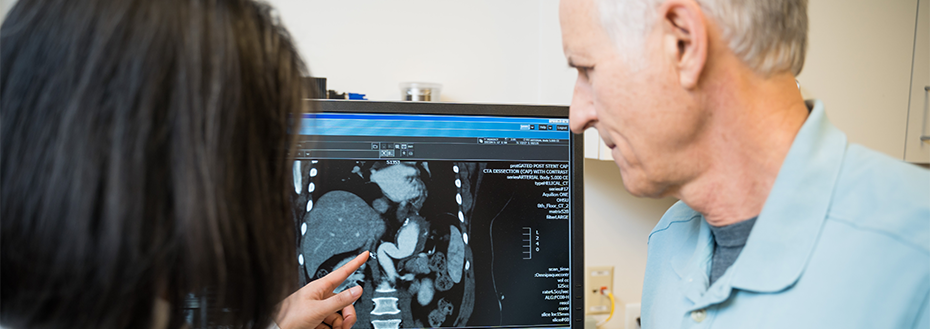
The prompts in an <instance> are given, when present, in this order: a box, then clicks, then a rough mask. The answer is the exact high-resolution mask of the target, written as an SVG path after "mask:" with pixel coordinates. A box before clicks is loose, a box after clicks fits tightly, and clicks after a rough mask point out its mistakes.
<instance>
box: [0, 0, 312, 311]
mask: <svg viewBox="0 0 930 329" xmlns="http://www.w3.org/2000/svg"><path fill="white" fill-rule="evenodd" d="M0 35H2V37H0V128H2V132H0V133H2V140H0V145H2V154H0V165H2V167H0V184H2V188H0V197H2V199H0V216H2V217H0V223H2V232H0V235H2V236H0V248H2V249H0V255H2V265H0V296H2V300H0V304H2V310H0V321H2V324H3V325H4V326H8V327H14V328H18V327H28V328H149V327H150V325H151V322H152V321H153V309H154V305H155V302H156V299H159V298H160V299H164V300H167V301H168V302H169V303H171V305H172V311H171V319H172V325H173V326H177V325H179V324H180V323H179V321H180V320H181V316H180V310H181V307H182V304H183V300H184V298H185V296H186V295H187V294H188V293H199V292H202V291H204V290H205V289H207V290H209V291H211V292H213V293H216V294H217V295H216V296H217V300H218V304H217V305H214V309H226V310H229V311H230V313H229V314H231V315H232V316H233V317H234V319H232V320H233V321H234V323H235V324H237V326H247V327H248V326H253V327H264V326H267V324H268V323H269V321H270V320H271V316H272V314H273V312H274V311H275V305H276V304H277V303H278V302H280V301H281V300H282V299H283V298H284V297H286V296H287V294H288V293H289V292H291V291H292V290H293V289H294V288H295V287H294V284H295V283H296V273H297V271H296V267H297V264H296V255H295V248H294V240H293V238H292V237H293V236H294V233H293V221H292V219H291V218H290V215H289V214H290V212H289V204H288V203H289V199H288V194H287V192H286V191H287V187H286V183H287V182H288V181H289V178H290V170H289V167H288V165H287V164H286V161H285V158H286V157H287V152H288V150H289V149H290V148H291V146H292V144H293V139H292V138H291V137H290V132H292V131H295V130H296V126H295V125H296V123H297V122H298V121H299V120H297V118H299V113H300V112H301V99H302V96H303V95H302V94H303V88H301V79H300V77H301V75H302V73H306V70H305V69H304V66H303V63H302V62H301V60H300V58H299V56H298V54H297V51H296V50H295V48H294V45H293V44H292V42H291V41H290V38H289V37H288V35H287V33H286V31H285V30H284V28H282V27H281V25H280V24H279V22H278V21H277V20H276V18H274V16H272V14H271V8H269V7H268V6H266V5H263V4H259V3H255V2H253V1H249V0H86V1H73V0H19V2H18V3H17V4H16V6H15V7H14V8H13V9H12V11H11V12H10V13H9V15H8V16H7V18H6V20H5V21H4V22H3V26H2V28H0Z"/></svg>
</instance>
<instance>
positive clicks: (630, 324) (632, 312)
mask: <svg viewBox="0 0 930 329" xmlns="http://www.w3.org/2000/svg"><path fill="white" fill-rule="evenodd" d="M639 306H640V304H639V303H629V304H626V310H625V311H624V312H623V314H624V319H623V328H624V329H640V328H641V327H640V326H639V321H636V320H637V319H639Z"/></svg>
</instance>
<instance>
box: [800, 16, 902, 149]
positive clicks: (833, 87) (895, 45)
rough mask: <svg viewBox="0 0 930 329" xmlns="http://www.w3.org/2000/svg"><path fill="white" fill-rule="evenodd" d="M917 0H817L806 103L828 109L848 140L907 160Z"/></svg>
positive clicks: (803, 79) (804, 78) (803, 78)
mask: <svg viewBox="0 0 930 329" xmlns="http://www.w3.org/2000/svg"><path fill="white" fill-rule="evenodd" d="M916 9H917V0H884V1H882V0H816V1H810V2H809V3H808V17H809V19H810V32H809V34H808V37H809V39H808V41H809V43H808V44H809V47H808V51H807V59H806V61H805V63H804V70H803V71H802V72H801V74H800V75H799V76H798V81H800V83H801V92H802V94H803V95H804V97H805V98H817V99H820V100H822V101H823V102H824V106H825V108H826V111H827V117H828V118H829V119H830V121H831V122H833V124H834V125H836V126H837V127H838V128H839V129H840V130H842V131H844V132H846V134H847V135H848V136H849V141H850V142H852V143H858V144H862V145H865V146H866V147H868V148H871V149H874V150H877V151H880V152H883V153H886V154H888V155H891V156H892V157H895V158H897V159H902V160H903V159H904V141H903V140H902V139H903V138H904V136H905V134H906V132H905V130H906V123H907V110H908V98H909V96H910V95H909V94H910V92H909V89H910V80H911V62H912V58H913V49H914V28H915V26H914V24H915V20H914V19H915V10H916Z"/></svg>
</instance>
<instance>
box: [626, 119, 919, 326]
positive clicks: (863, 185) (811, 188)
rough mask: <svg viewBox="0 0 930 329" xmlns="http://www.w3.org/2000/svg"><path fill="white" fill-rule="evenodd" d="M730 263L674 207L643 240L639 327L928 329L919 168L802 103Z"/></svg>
mask: <svg viewBox="0 0 930 329" xmlns="http://www.w3.org/2000/svg"><path fill="white" fill-rule="evenodd" d="M808 107H809V108H812V111H811V113H810V116H809V117H808V118H807V121H806V122H805V123H804V125H803V127H802V128H801V130H800V131H799V132H798V135H797V137H796V138H795V140H794V143H793V144H792V146H791V150H790V151H789V152H788V155H787V157H786V158H785V161H784V163H783V164H782V167H781V170H780V171H779V173H778V178H777V179H776V180H775V184H774V186H773V187H772V191H771V193H770V194H769V197H768V199H767V200H766V202H765V206H764V207H763V208H762V213H761V214H759V218H758V219H757V221H756V224H755V227H753V229H752V232H751V233H750V234H749V239H748V240H747V241H746V246H745V247H744V248H743V251H742V253H741V254H740V255H739V257H738V258H737V259H736V262H734V263H733V265H732V266H731V267H730V268H729V269H728V270H727V271H726V273H725V274H724V275H723V276H722V277H720V279H718V280H717V281H716V282H714V285H713V286H710V287H708V286H707V282H708V273H709V269H710V264H711V257H712V255H713V246H714V240H713V237H712V236H711V233H710V229H709V226H708V224H707V222H706V221H704V218H703V216H702V215H701V214H700V213H698V212H696V211H694V210H692V209H691V208H689V207H688V206H687V205H686V204H684V203H682V202H679V203H677V204H675V205H674V206H672V208H671V209H669V210H668V212H666V213H665V216H663V217H662V220H661V221H659V224H658V225H656V227H655V229H653V231H652V233H650V234H649V255H648V260H647V264H646V277H645V283H644V285H643V300H642V324H643V328H646V329H649V328H778V329H785V328H921V329H927V328H930V171H928V170H925V169H922V168H920V167H917V166H915V165H911V164H907V163H904V162H902V161H900V160H895V159H892V158H890V157H888V156H885V155H883V154H880V153H877V152H875V151H872V150H869V149H866V148H865V147H862V146H860V145H856V144H848V143H847V141H846V135H845V134H844V133H843V132H841V131H839V130H838V129H837V128H836V127H834V126H833V125H832V124H830V122H829V121H827V118H826V116H825V115H824V110H823V104H822V103H821V102H819V101H809V102H808Z"/></svg>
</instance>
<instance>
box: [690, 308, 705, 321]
mask: <svg viewBox="0 0 930 329" xmlns="http://www.w3.org/2000/svg"><path fill="white" fill-rule="evenodd" d="M705 318H707V311H705V310H703V309H700V310H697V311H693V312H691V320H694V322H697V323H701V321H704V319H705Z"/></svg>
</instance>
